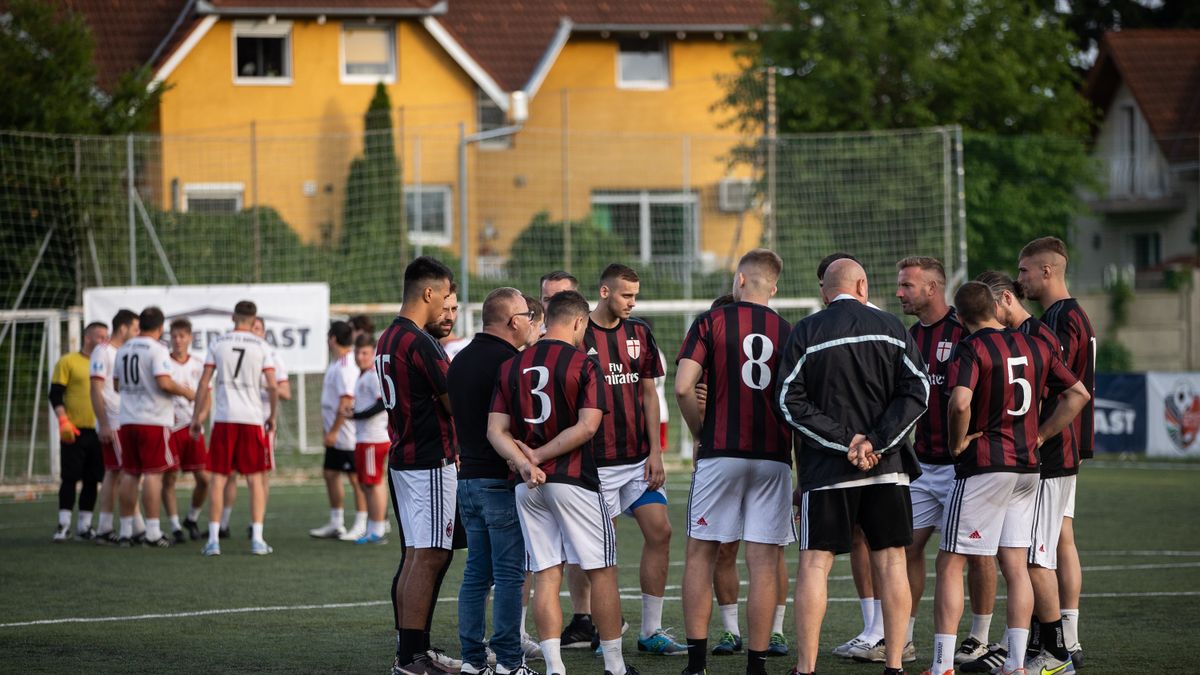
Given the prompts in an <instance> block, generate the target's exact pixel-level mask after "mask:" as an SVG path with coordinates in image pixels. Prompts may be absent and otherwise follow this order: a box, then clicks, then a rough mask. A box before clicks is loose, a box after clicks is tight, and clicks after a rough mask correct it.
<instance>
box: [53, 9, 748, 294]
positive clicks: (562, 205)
mask: <svg viewBox="0 0 1200 675" xmlns="http://www.w3.org/2000/svg"><path fill="white" fill-rule="evenodd" d="M70 4H72V5H73V6H75V7H76V8H77V9H80V10H81V11H82V12H83V13H84V14H85V16H86V17H87V19H88V21H89V23H91V25H92V28H93V31H94V32H95V33H96V35H97V43H98V60H99V62H100V66H101V71H102V75H109V76H111V72H112V71H114V69H116V68H118V67H121V66H124V67H128V66H129V65H136V64H139V63H149V64H150V65H151V66H152V68H153V69H154V73H155V80H156V81H158V82H165V83H166V84H168V85H169V86H170V90H169V91H168V92H167V93H166V94H165V96H164V98H163V102H162V106H161V110H160V114H159V119H158V131H159V132H160V133H161V134H162V145H161V159H160V161H159V163H158V164H159V165H158V166H156V167H155V175H156V176H157V182H158V185H157V192H158V194H157V195H153V196H152V199H153V200H154V201H155V202H156V203H157V204H158V205H159V206H160V207H161V208H172V209H175V210H179V211H208V212H220V211H237V210H241V209H244V208H247V207H249V206H252V205H256V204H257V205H261V206H270V207H272V208H274V209H276V210H277V211H279V213H280V214H281V216H282V217H283V218H284V220H285V221H286V222H288V223H289V224H290V225H291V227H292V228H293V229H294V230H295V231H296V232H297V233H298V234H299V235H300V236H301V237H302V238H303V239H305V240H308V241H312V240H316V239H318V238H320V237H321V236H323V235H327V234H329V232H331V231H332V232H336V231H337V229H338V228H339V227H340V225H341V220H342V217H343V215H342V209H343V198H344V196H345V194H344V188H345V181H346V176H347V172H348V168H349V165H350V162H351V161H352V160H353V159H354V157H356V156H357V155H359V154H360V153H361V152H362V114H363V112H364V111H365V110H366V108H367V105H368V103H369V101H370V99H371V96H372V94H373V92H374V89H375V85H376V84H377V83H379V82H382V83H384V85H385V86H386V88H387V90H388V93H389V95H390V98H391V103H392V105H393V107H394V108H395V111H394V115H393V125H394V128H395V143H396V147H397V151H398V153H399V154H400V155H401V160H402V165H403V180H404V183H405V193H406V208H407V210H408V216H409V225H408V227H409V238H410V241H412V242H413V243H414V244H420V245H430V246H434V245H436V246H445V247H450V248H452V249H454V250H458V249H459V247H460V246H461V245H462V243H463V242H462V241H461V240H460V232H461V231H462V229H461V228H463V227H465V228H466V231H467V241H466V244H467V246H466V247H465V248H466V249H467V251H468V255H469V257H470V258H471V259H472V260H473V261H475V268H474V269H475V271H477V272H481V273H487V272H488V271H489V269H494V268H495V266H496V265H499V264H502V261H503V259H504V257H505V253H506V251H507V250H508V248H509V246H510V245H511V243H512V241H513V240H514V239H515V238H516V237H517V236H518V235H519V234H520V232H521V231H522V230H523V229H524V228H525V227H526V225H528V223H529V222H530V220H531V218H532V217H533V216H534V215H535V214H537V213H539V212H546V213H548V214H549V215H550V217H551V218H552V219H556V220H557V219H561V218H563V217H564V216H565V217H567V218H571V219H579V218H583V217H585V216H589V215H590V216H591V217H592V218H593V220H594V222H596V223H598V224H600V225H601V226H603V227H606V228H609V229H610V230H612V231H613V232H614V233H616V234H618V235H619V236H621V237H622V238H624V239H625V241H626V242H627V247H628V248H629V250H630V251H631V252H632V253H633V254H634V255H635V256H636V258H637V261H639V262H641V263H643V264H661V265H670V264H677V263H681V262H689V261H690V262H694V261H695V260H701V261H707V262H708V263H709V264H711V265H719V264H721V263H722V262H723V261H724V260H725V259H726V258H727V257H728V256H729V255H730V254H731V252H733V251H735V250H738V249H744V248H745V247H746V246H747V245H750V244H752V243H754V242H757V241H758V237H759V234H760V229H759V228H760V226H759V223H758V221H757V219H756V218H755V217H754V216H752V212H751V210H750V209H749V208H748V203H747V195H748V190H747V185H748V182H749V178H750V175H751V169H750V168H749V167H746V166H734V165H732V164H731V162H730V152H731V150H732V149H733V147H734V146H735V145H736V144H737V143H738V142H740V141H741V140H742V139H739V138H738V137H737V136H736V133H735V132H734V131H732V130H731V129H729V128H727V127H726V125H725V123H726V122H727V121H728V120H729V118H730V116H731V114H730V113H729V112H728V111H724V110H721V109H719V108H717V107H715V104H716V103H717V102H718V101H719V100H720V99H721V97H722V94H723V88H722V85H721V83H720V82H718V77H719V76H722V75H732V74H734V73H736V72H737V71H738V70H739V63H738V62H737V58H736V52H737V50H738V48H739V47H740V46H742V45H745V44H747V43H748V42H749V41H752V40H753V39H754V38H755V32H756V31H757V30H758V29H759V28H760V27H761V26H762V25H763V24H764V23H765V22H766V17H767V11H766V5H765V2H764V0H722V1H718V0H658V1H655V2H648V1H647V0H544V1H538V0H440V1H435V0H198V1H197V0H144V2H139V3H131V4H124V3H123V4H122V6H121V7H122V8H121V9H116V10H114V9H112V8H111V6H110V5H109V3H106V2H103V0H73V2H71V3H70ZM131 27H132V29H131ZM151 46H153V49H152V51H151ZM460 128H461V133H464V134H466V138H465V139H463V138H460ZM497 130H499V131H497ZM489 131H491V132H495V135H493V136H490V137H489V135H488V134H487V133H486V132H489ZM481 132H485V133H483V136H482V137H481V136H480V133H481ZM460 144H463V145H464V146H465V148H466V153H465V157H466V167H465V169H466V175H467V177H468V178H467V181H466V184H465V188H466V193H465V199H463V197H464V195H463V193H462V192H461V190H462V188H463V187H464V186H462V185H460V184H459V183H460V175H461V174H462V169H463V168H464V167H462V166H460V163H461V162H460ZM464 204H465V206H466V211H465V216H466V217H465V218H464V217H463V216H464V214H463V212H462V206H463V205H464ZM489 266H490V267H489Z"/></svg>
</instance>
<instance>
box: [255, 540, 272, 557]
mask: <svg viewBox="0 0 1200 675" xmlns="http://www.w3.org/2000/svg"><path fill="white" fill-rule="evenodd" d="M274 551H275V549H273V548H271V547H270V546H268V545H267V542H265V541H261V540H260V541H252V542H250V555H271V553H272V552H274Z"/></svg>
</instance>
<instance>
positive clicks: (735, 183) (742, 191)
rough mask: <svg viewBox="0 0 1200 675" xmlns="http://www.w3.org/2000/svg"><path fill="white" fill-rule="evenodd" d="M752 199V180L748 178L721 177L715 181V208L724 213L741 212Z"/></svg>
mask: <svg viewBox="0 0 1200 675" xmlns="http://www.w3.org/2000/svg"><path fill="white" fill-rule="evenodd" d="M753 199H754V181H753V180H751V179H749V178H722V179H721V182H719V183H717V208H719V209H720V210H721V211H722V212H724V213H742V212H743V211H746V210H748V209H749V208H750V204H751V202H752V201H753Z"/></svg>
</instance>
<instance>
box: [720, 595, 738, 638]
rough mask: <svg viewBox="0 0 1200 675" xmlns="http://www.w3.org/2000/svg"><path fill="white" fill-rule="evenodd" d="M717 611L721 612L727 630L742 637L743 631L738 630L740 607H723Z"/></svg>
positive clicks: (734, 604) (735, 604)
mask: <svg viewBox="0 0 1200 675" xmlns="http://www.w3.org/2000/svg"><path fill="white" fill-rule="evenodd" d="M717 609H720V610H721V623H722V624H724V625H725V630H727V631H729V632H730V633H733V634H734V635H737V636H739V637H741V635H742V631H741V629H740V628H738V605H737V603H736V602H735V603H733V604H732V605H721V606H720V607H718V608H717Z"/></svg>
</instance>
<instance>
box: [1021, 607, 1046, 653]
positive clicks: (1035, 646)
mask: <svg viewBox="0 0 1200 675" xmlns="http://www.w3.org/2000/svg"><path fill="white" fill-rule="evenodd" d="M1025 651H1027V652H1040V651H1042V622H1041V621H1038V618H1037V615H1036V614H1035V615H1034V616H1033V619H1032V620H1030V622H1029V643H1028V645H1027V646H1026V647H1025Z"/></svg>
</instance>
